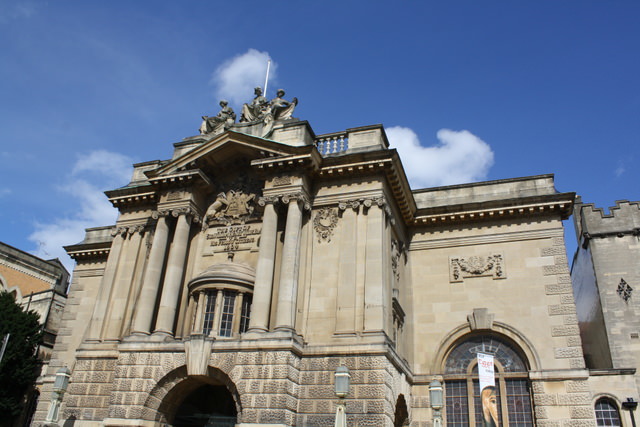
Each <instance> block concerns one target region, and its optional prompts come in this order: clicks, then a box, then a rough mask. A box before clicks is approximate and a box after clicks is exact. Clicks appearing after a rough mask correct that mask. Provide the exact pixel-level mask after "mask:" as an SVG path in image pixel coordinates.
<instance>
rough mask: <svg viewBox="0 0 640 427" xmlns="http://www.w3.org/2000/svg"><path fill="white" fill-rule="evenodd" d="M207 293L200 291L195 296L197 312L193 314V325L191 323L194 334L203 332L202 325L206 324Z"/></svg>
mask: <svg viewBox="0 0 640 427" xmlns="http://www.w3.org/2000/svg"><path fill="white" fill-rule="evenodd" d="M206 297H207V293H206V292H205V291H198V292H197V293H196V295H194V296H193V302H194V304H195V306H196V312H195V315H194V316H193V325H191V333H192V334H201V333H202V327H203V326H204V325H203V323H204V309H205V305H206V304H207V298H206Z"/></svg>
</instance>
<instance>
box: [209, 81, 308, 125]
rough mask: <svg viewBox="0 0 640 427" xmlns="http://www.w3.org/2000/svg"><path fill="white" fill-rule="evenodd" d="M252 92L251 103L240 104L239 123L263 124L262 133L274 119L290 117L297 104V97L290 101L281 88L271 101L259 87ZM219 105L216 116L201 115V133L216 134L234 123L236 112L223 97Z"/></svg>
mask: <svg viewBox="0 0 640 427" xmlns="http://www.w3.org/2000/svg"><path fill="white" fill-rule="evenodd" d="M254 93H255V97H254V98H253V100H252V101H251V103H250V104H244V105H243V106H242V115H241V116H240V123H247V124H257V123H262V124H264V125H265V129H264V131H263V134H264V135H266V134H268V133H269V132H270V131H271V129H272V127H273V122H274V121H276V120H288V119H291V116H292V114H293V110H294V109H295V107H296V105H298V99H297V98H293V99H292V100H291V102H289V101H287V100H286V99H284V98H283V97H284V94H285V93H284V90H282V89H278V91H277V92H276V97H275V98H273V99H272V100H271V101H267V98H265V97H264V95H263V94H262V88H261V87H256V88H255V90H254ZM220 107H221V110H220V112H219V113H218V114H217V115H216V116H212V117H209V116H202V120H203V121H202V125H201V126H200V134H201V135H210V134H213V135H216V134H219V133H222V132H224V131H225V130H226V129H229V128H230V127H231V126H232V125H234V124H235V122H236V113H235V112H234V111H233V109H232V108H231V107H229V103H228V102H227V101H226V100H224V99H223V100H221V101H220Z"/></svg>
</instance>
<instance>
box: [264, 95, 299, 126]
mask: <svg viewBox="0 0 640 427" xmlns="http://www.w3.org/2000/svg"><path fill="white" fill-rule="evenodd" d="M276 94H277V96H276V97H275V98H273V99H272V100H271V101H270V102H269V111H268V112H269V114H270V115H271V118H273V120H286V119H290V118H291V115H292V114H293V110H294V109H295V108H296V105H298V98H293V99H292V100H291V102H289V101H287V100H286V99H284V98H283V96H284V90H283V89H278V92H276Z"/></svg>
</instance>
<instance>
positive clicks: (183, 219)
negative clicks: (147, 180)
mask: <svg viewBox="0 0 640 427" xmlns="http://www.w3.org/2000/svg"><path fill="white" fill-rule="evenodd" d="M172 215H174V216H177V217H178V221H177V224H176V231H175V233H174V235H173V243H172V245H171V251H170V252H169V259H168V260H167V272H166V273H165V276H164V283H163V286H162V296H161V297H160V307H159V308H158V318H157V320H156V329H155V331H154V333H161V334H167V335H173V324H174V322H175V319H176V312H177V309H178V297H179V294H180V286H181V285H182V273H183V272H184V264H185V262H186V256H187V248H188V247H189V231H190V230H191V217H190V212H189V211H187V210H182V211H174V212H172Z"/></svg>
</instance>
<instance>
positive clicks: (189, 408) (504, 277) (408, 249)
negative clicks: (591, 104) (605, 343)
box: [38, 94, 637, 427]
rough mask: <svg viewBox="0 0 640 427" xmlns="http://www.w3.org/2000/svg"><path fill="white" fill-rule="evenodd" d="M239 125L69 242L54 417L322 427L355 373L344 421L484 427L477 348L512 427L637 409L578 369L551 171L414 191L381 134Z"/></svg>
mask: <svg viewBox="0 0 640 427" xmlns="http://www.w3.org/2000/svg"><path fill="white" fill-rule="evenodd" d="M258 95H259V94H258ZM256 99H257V98H256ZM247 108H249V107H247ZM288 114H289V115H290V113H288ZM225 120H227V121H229V120H231V119H228V118H226V119H225ZM234 120H235V116H234ZM226 123H227V122H224V123H223V122H222V121H220V123H218V122H215V123H214V125H215V126H217V128H216V129H217V131H215V132H213V133H211V134H206V133H205V134H204V135H200V136H197V137H190V138H186V139H185V140H183V141H182V142H179V143H176V144H174V152H173V156H172V157H171V158H170V159H168V160H163V161H151V162H146V163H139V164H136V165H135V166H134V172H133V177H132V180H131V182H130V183H129V184H127V185H126V186H124V187H121V188H118V189H116V190H112V191H107V192H106V194H107V196H108V197H109V200H110V201H111V203H112V204H113V205H114V206H115V207H117V208H118V209H119V212H120V214H119V217H118V220H117V222H116V224H115V225H112V226H107V227H99V228H92V229H88V230H87V233H86V237H85V239H84V241H82V242H80V243H78V244H75V245H71V246H68V247H66V249H67V251H68V253H69V254H70V255H71V256H72V257H73V258H74V259H75V260H76V262H77V266H76V269H75V271H74V275H73V282H72V287H71V289H72V292H71V293H70V298H69V303H68V305H67V309H66V310H65V313H64V316H63V325H62V328H61V330H60V333H59V340H58V342H57V343H56V347H55V352H54V358H53V360H52V363H51V368H50V371H49V372H50V374H51V381H53V374H54V373H55V371H56V370H57V369H58V368H60V367H63V366H67V367H68V368H70V369H71V383H70V385H69V388H68V391H67V392H66V394H65V395H64V398H63V402H62V412H61V413H62V416H61V419H60V421H59V423H60V425H63V424H64V423H67V424H64V425H75V426H103V425H104V426H125V425H126V426H158V425H205V423H206V422H207V420H209V421H208V422H209V423H210V424H207V425H220V426H222V425H237V426H243V427H248V426H330V425H334V417H335V413H336V407H337V405H338V404H339V403H340V402H339V399H338V398H336V396H335V394H334V389H333V387H334V372H335V371H336V369H337V368H338V367H339V366H345V367H347V368H348V369H349V373H350V375H351V387H350V392H349V395H348V396H347V398H346V399H345V402H346V414H347V420H348V424H349V425H350V426H399V425H412V426H420V427H423V426H432V425H438V424H439V423H442V424H445V425H471V426H479V425H481V419H482V409H481V403H480V401H479V400H480V396H479V392H478V390H477V384H478V383H477V376H478V375H477V366H476V364H477V359H476V353H478V352H483V353H486V354H490V355H493V356H494V360H495V366H496V372H495V376H496V389H497V393H498V394H499V398H498V403H497V406H498V418H499V420H500V424H501V425H513V426H533V425H538V426H554V427H555V426H558V427H559V426H593V425H595V416H596V415H595V411H594V404H595V402H596V400H595V399H596V398H597V397H598V396H599V394H601V393H605V392H606V393H608V395H609V396H611V399H614V400H616V401H617V402H620V401H622V399H624V398H626V397H634V398H636V399H637V387H636V385H635V382H634V376H633V374H632V373H630V371H629V370H617V371H613V370H609V371H599V372H597V373H596V374H593V373H592V372H590V371H589V370H588V369H587V368H586V366H585V362H584V357H583V352H582V341H581V337H580V331H579V327H578V318H577V315H576V305H575V303H574V297H573V293H572V286H571V278H570V275H569V270H568V265H567V257H566V251H565V246H564V237H563V227H562V220H563V219H567V218H568V217H569V216H570V214H571V212H572V208H573V201H574V194H573V193H561V192H558V191H556V189H555V187H554V182H553V176H552V175H541V176H533V177H524V178H514V179H505V180H498V181H490V182H480V183H473V184H463V185H455V186H447V187H438V188H428V189H411V188H410V186H409V183H408V181H407V178H406V176H405V173H404V170H403V167H402V163H401V159H400V158H399V156H398V154H397V152H396V151H395V150H393V149H389V147H388V141H387V138H386V135H385V132H384V129H383V127H382V126H380V125H374V126H367V127H360V128H353V129H347V130H346V131H343V132H337V133H332V134H326V135H315V134H314V132H313V130H312V128H311V127H310V126H309V124H308V123H307V122H305V121H300V120H297V119H292V118H290V117H286V118H284V119H281V120H279V119H278V118H277V117H275V118H274V117H272V120H266V121H265V122H264V123H263V122H260V123H256V122H249V123H246V122H245V123H239V124H232V125H227V124H226ZM212 127H214V126H210V128H212ZM204 128H205V129H207V127H204ZM203 133H204V131H203ZM625 367H628V366H625ZM438 384H442V385H443V389H444V401H443V407H442V408H440V407H434V404H433V402H431V394H430V391H432V392H433V391H437V389H438ZM47 386H48V388H47V390H51V388H52V383H48V384H47ZM434 396H435V395H434ZM46 412H47V402H46V399H42V400H41V405H40V407H39V411H38V417H39V418H38V419H39V420H40V422H43V421H44V419H45V417H46ZM621 415H622V417H623V420H624V422H625V423H628V418H624V417H628V414H626V413H622V414H621ZM625 425H627V424H625Z"/></svg>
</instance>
